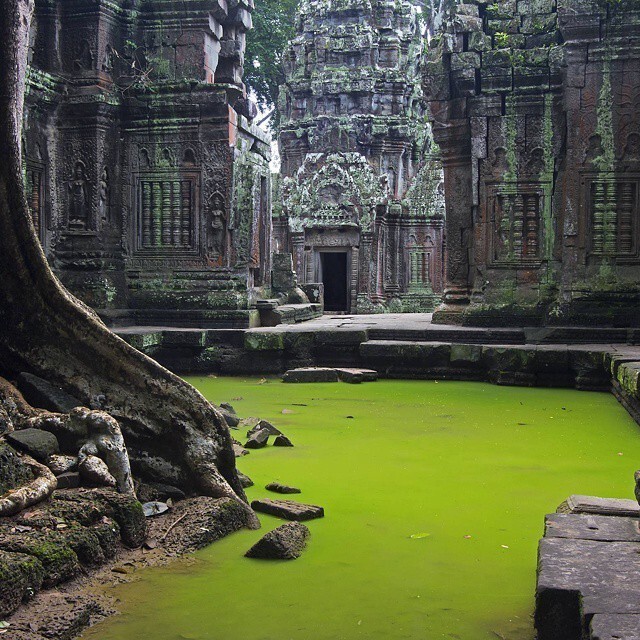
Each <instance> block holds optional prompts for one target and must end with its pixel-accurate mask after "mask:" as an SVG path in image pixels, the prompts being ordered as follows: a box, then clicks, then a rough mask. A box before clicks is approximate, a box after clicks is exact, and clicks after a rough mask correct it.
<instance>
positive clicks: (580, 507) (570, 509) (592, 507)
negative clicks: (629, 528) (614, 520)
mask: <svg viewBox="0 0 640 640" xmlns="http://www.w3.org/2000/svg"><path fill="white" fill-rule="evenodd" d="M557 512H558V513H592V514H600V515H605V516H606V515H609V516H622V517H640V506H639V505H638V503H637V502H636V501H635V500H623V499H620V498H598V497H596V496H581V495H573V496H569V497H568V498H567V499H566V500H565V501H564V502H563V503H562V504H561V505H560V506H559V507H558V509H557Z"/></svg>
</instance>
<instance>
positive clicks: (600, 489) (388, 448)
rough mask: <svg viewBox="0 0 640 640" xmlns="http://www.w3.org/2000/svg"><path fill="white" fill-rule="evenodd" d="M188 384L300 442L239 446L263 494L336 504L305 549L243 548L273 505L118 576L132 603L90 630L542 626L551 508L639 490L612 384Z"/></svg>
mask: <svg viewBox="0 0 640 640" xmlns="http://www.w3.org/2000/svg"><path fill="white" fill-rule="evenodd" d="M190 382H192V383H193V384H195V385H196V386H197V387H198V388H199V389H200V390H201V391H202V392H203V393H204V394H205V395H206V396H207V397H208V398H209V399H211V400H212V401H214V402H221V401H222V400H230V401H232V402H233V405H234V407H235V408H236V410H237V411H238V414H239V415H241V416H247V415H260V416H261V417H263V418H264V419H265V420H268V421H269V422H270V423H272V424H274V425H275V426H276V428H277V429H279V430H282V432H283V433H286V434H287V436H289V437H290V438H291V440H292V441H293V442H294V443H295V447H293V448H277V447H273V446H271V445H267V446H266V447H264V448H262V449H259V450H252V451H251V452H250V454H249V455H247V456H243V457H241V458H239V460H238V464H239V466H240V469H241V470H242V471H243V472H244V473H246V474H247V475H248V476H249V477H251V479H252V480H253V481H254V486H252V487H250V488H249V489H248V490H247V494H248V497H249V499H250V500H252V501H253V500H263V499H265V498H267V497H268V496H269V493H268V491H267V489H265V487H266V485H267V484H269V483H273V482H276V483H280V484H285V485H293V486H295V487H297V488H300V490H301V494H300V495H299V496H296V500H298V499H299V501H300V502H302V503H310V504H318V505H322V506H323V507H325V508H326V510H327V516H326V517H325V518H322V519H319V520H312V521H310V522H308V523H307V526H308V528H309V530H310V532H311V536H310V538H309V539H308V545H307V548H306V550H305V551H304V553H303V554H302V556H301V557H300V558H299V559H298V560H296V561H295V562H275V563H274V562H273V561H268V562H265V561H264V560H253V559H248V558H243V555H244V554H245V553H246V552H247V550H248V549H249V548H251V547H252V546H253V545H255V544H256V543H257V542H258V540H259V539H260V538H261V537H262V536H264V534H265V532H266V533H268V532H269V530H272V529H275V528H276V527H279V526H281V524H282V520H279V519H275V518H273V517H271V516H266V515H264V516H261V519H262V523H263V530H262V531H258V532H252V531H240V532H238V533H236V534H233V535H231V536H229V537H227V538H225V539H223V540H221V541H219V542H218V543H216V544H215V545H213V546H212V547H210V548H206V549H204V550H202V551H200V552H198V553H197V554H196V556H195V557H194V558H192V559H190V561H189V563H188V564H184V561H178V562H176V563H174V564H172V565H170V566H169V567H166V568H158V569H153V570H150V571H145V572H141V573H140V574H139V578H140V579H139V580H138V581H137V582H136V583H135V584H125V585H121V586H119V587H117V588H115V590H113V594H114V595H115V596H116V597H117V598H118V599H119V601H120V602H119V604H118V608H119V609H120V610H121V612H122V613H121V615H120V616H116V617H113V618H110V619H109V620H107V621H106V622H104V623H102V624H100V625H98V626H96V627H94V628H92V629H90V630H88V631H87V632H85V634H84V636H83V637H85V638H90V639H92V640H129V639H130V638H134V637H137V636H145V637H153V638H154V640H174V639H176V638H189V639H191V640H205V639H206V640H215V639H217V638H224V639H225V640H227V639H230V640H233V639H238V640H240V639H241V640H253V639H256V640H257V639H260V640H266V639H269V638H278V639H280V638H293V639H300V640H302V639H307V638H313V639H314V640H315V639H318V640H335V639H337V638H344V639H346V640H350V639H351V638H378V637H379V638H391V639H395V638H440V637H443V638H464V640H485V639H487V640H488V639H489V638H495V637H501V638H506V639H508V640H527V639H531V638H533V637H534V629H533V621H532V615H533V608H534V592H535V558H536V548H537V543H538V539H539V536H540V533H541V529H542V527H541V524H542V517H543V515H544V514H545V513H549V512H550V511H554V510H555V508H556V507H557V506H558V505H559V504H560V503H561V502H562V501H563V500H565V499H566V498H567V496H569V495H571V494H573V493H577V492H581V493H585V494H593V495H605V496H629V497H631V496H632V494H633V473H634V471H635V466H636V461H637V460H638V457H639V456H640V438H638V434H637V425H636V424H635V422H634V421H633V420H632V419H631V418H630V417H629V415H628V414H627V413H626V412H625V411H624V409H623V408H622V407H621V406H620V405H619V404H618V403H616V402H615V400H614V399H613V398H612V397H611V396H610V395H609V394H606V393H581V392H577V391H572V390H566V389H529V388H522V387H510V388H505V387H498V386H491V385H486V384H483V383H473V382H445V381H407V380H403V381H400V380H382V381H379V382H376V383H375V384H370V385H348V384H343V383H330V384H298V385H285V384H282V383H281V381H279V380H278V379H271V378H249V379H238V378H215V377H208V378H192V379H190ZM243 435H244V434H243ZM109 591H111V589H109ZM587 637H588V636H587ZM569 638H571V636H568V635H567V636H565V637H564V640H569Z"/></svg>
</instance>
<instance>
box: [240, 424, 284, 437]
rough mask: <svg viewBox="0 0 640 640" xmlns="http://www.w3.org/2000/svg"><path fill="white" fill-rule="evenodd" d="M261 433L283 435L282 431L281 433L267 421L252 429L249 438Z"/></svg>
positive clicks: (248, 433)
mask: <svg viewBox="0 0 640 640" xmlns="http://www.w3.org/2000/svg"><path fill="white" fill-rule="evenodd" d="M260 432H263V433H266V434H268V435H270V436H280V435H282V431H280V429H278V428H277V427H274V426H273V425H272V424H271V423H270V422H267V421H266V420H260V422H258V424H256V425H255V426H253V427H251V429H249V431H247V438H252V437H253V436H254V435H256V434H258V433H260Z"/></svg>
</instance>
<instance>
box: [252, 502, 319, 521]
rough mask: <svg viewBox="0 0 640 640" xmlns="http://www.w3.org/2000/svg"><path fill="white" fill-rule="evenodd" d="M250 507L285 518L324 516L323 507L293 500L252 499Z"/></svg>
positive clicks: (300, 518) (297, 518)
mask: <svg viewBox="0 0 640 640" xmlns="http://www.w3.org/2000/svg"><path fill="white" fill-rule="evenodd" d="M251 508H252V509H253V510H254V511H258V512H260V513H266V514H268V515H270V516H276V517H278V518H284V519H285V520H297V521H303V520H313V519H315V518H324V509H323V508H322V507H318V506H317V505H314V504H303V503H302V502H295V501H293V500H270V499H269V498H265V499H263V500H254V501H253V502H252V503H251Z"/></svg>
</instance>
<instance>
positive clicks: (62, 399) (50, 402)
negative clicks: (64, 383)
mask: <svg viewBox="0 0 640 640" xmlns="http://www.w3.org/2000/svg"><path fill="white" fill-rule="evenodd" d="M18 388H19V389H20V392H21V393H22V395H23V396H24V398H25V400H26V401H27V402H28V403H29V404H30V405H32V406H33V407H38V408H39V409H46V410H47V411H53V412H55V413H69V412H70V411H71V410H72V409H75V408H76V407H82V406H83V403H82V402H81V401H80V400H78V399H77V398H74V397H73V396H72V395H70V394H69V393H67V392H66V391H65V390H64V389H62V388H61V387H58V386H56V385H53V384H51V383H50V382H49V381H47V380H44V379H43V378H39V377H38V376H34V375H33V374H31V373H26V372H23V373H21V374H20V375H19V376H18Z"/></svg>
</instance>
